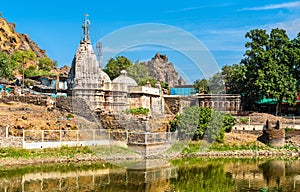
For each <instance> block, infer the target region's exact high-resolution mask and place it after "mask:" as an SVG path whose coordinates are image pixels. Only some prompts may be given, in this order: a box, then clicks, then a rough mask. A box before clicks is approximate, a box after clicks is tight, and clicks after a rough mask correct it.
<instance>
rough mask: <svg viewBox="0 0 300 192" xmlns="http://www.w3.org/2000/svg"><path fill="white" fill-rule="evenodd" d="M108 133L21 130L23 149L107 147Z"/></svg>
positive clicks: (104, 131) (102, 131)
mask: <svg viewBox="0 0 300 192" xmlns="http://www.w3.org/2000/svg"><path fill="white" fill-rule="evenodd" d="M109 139H110V138H109V133H108V132H107V131H106V130H102V129H93V130H23V148H27V149H30V148H54V147H61V146H63V145H67V146H93V145H108V144H109Z"/></svg>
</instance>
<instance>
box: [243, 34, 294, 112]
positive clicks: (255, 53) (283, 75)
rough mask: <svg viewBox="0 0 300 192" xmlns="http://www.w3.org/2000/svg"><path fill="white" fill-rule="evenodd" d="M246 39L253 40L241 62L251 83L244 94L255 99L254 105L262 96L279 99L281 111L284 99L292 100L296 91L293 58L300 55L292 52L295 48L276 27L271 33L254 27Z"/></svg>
mask: <svg viewBox="0 0 300 192" xmlns="http://www.w3.org/2000/svg"><path fill="white" fill-rule="evenodd" d="M246 38H249V39H250V40H251V41H249V42H247V43H246V48H247V50H246V52H245V56H246V57H245V58H244V59H243V60H242V61H241V63H242V64H243V65H245V67H246V80H247V82H248V84H246V85H245V87H244V90H245V96H246V97H248V98H252V101H250V103H251V105H254V104H255V101H257V100H258V99H261V98H263V97H272V98H276V99H277V100H278V109H279V111H278V112H279V113H281V105H282V100H283V99H286V100H287V101H288V102H289V103H293V102H294V100H295V97H296V93H297V86H296V83H297V80H296V77H295V72H294V71H295V64H294V61H298V60H299V56H296V54H291V53H294V50H295V47H294V46H293V43H292V41H290V40H289V38H288V36H287V34H286V32H285V31H284V30H282V29H273V30H272V31H271V33H270V35H268V34H267V33H266V31H265V30H262V29H255V30H251V31H250V32H247V33H246ZM295 56H296V57H297V58H296V59H295V58H294V57H295Z"/></svg>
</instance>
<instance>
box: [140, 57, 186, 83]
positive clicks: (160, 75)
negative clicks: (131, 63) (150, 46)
mask: <svg viewBox="0 0 300 192" xmlns="http://www.w3.org/2000/svg"><path fill="white" fill-rule="evenodd" d="M142 64H143V65H145V66H146V67H147V68H148V72H149V75H151V76H152V77H153V78H154V79H155V80H158V81H160V82H163V83H166V82H168V83H169V86H170V87H173V86H175V85H184V84H185V82H184V80H183V79H182V78H180V79H178V72H177V71H176V70H175V68H174V65H173V63H171V62H169V61H168V57H167V56H166V55H161V54H159V53H156V55H155V56H154V57H153V58H152V59H151V60H150V61H148V62H143V63H142Z"/></svg>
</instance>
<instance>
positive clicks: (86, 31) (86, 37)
mask: <svg viewBox="0 0 300 192" xmlns="http://www.w3.org/2000/svg"><path fill="white" fill-rule="evenodd" d="M88 16H89V15H88V14H85V15H84V20H83V21H82V29H83V31H82V32H83V34H82V41H83V42H90V24H91V22H90V20H89V19H88Z"/></svg>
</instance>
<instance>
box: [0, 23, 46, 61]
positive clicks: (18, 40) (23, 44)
mask: <svg viewBox="0 0 300 192" xmlns="http://www.w3.org/2000/svg"><path fill="white" fill-rule="evenodd" d="M15 27H16V24H14V23H9V22H7V21H6V19H4V18H0V51H1V52H6V53H8V54H12V53H14V52H15V51H17V50H21V51H28V50H30V51H33V52H34V53H35V54H36V56H37V57H39V58H41V57H45V56H46V51H45V50H42V49H41V48H40V47H39V46H38V45H37V44H36V43H35V42H33V41H32V40H30V38H29V36H28V35H27V34H20V33H17V32H16V30H15Z"/></svg>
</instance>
